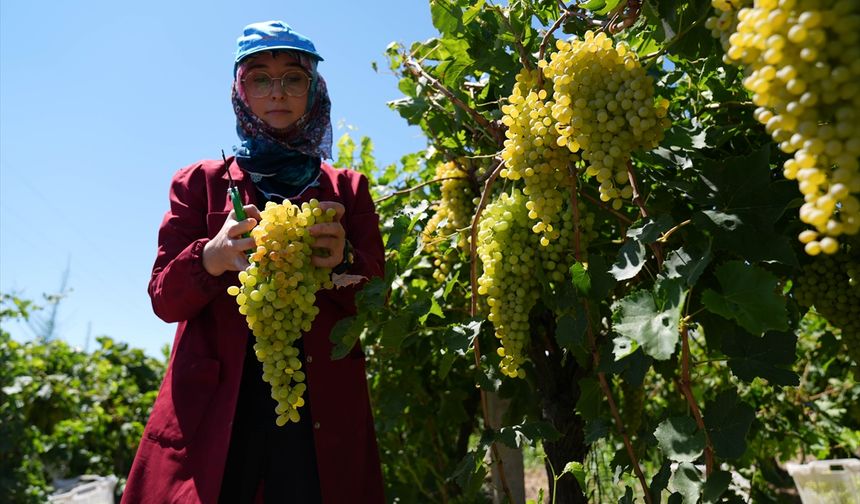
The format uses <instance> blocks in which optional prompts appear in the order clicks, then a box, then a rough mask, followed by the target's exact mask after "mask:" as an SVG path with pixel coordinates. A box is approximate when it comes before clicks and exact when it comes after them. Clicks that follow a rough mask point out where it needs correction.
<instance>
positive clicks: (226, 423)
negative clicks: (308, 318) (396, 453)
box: [122, 159, 384, 504]
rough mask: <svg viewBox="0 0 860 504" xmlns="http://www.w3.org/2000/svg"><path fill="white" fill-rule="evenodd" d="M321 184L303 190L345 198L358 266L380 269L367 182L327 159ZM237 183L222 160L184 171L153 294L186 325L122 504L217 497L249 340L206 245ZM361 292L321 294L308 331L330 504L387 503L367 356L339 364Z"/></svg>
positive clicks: (166, 314)
mask: <svg viewBox="0 0 860 504" xmlns="http://www.w3.org/2000/svg"><path fill="white" fill-rule="evenodd" d="M230 173H231V175H232V176H233V179H234V180H235V181H236V183H237V185H238V187H239V190H240V193H241V195H242V199H243V201H246V202H249V203H254V202H256V200H257V198H256V191H255V190H254V186H253V184H252V182H251V181H250V179H249V178H248V177H246V176H245V175H244V173H243V172H242V171H241V170H240V169H239V167H238V166H237V165H236V163H235V162H234V161H233V160H232V159H231V160H230ZM319 181H320V186H319V187H315V188H310V189H308V190H307V191H305V193H304V195H303V196H302V198H303V200H308V199H311V198H316V199H318V200H320V201H325V200H328V201H338V202H340V203H342V204H343V206H344V207H345V208H346V212H345V214H344V217H343V219H342V220H341V222H342V224H343V226H344V228H345V229H346V233H347V239H348V240H349V241H350V243H351V244H352V246H353V248H354V256H355V263H354V266H353V268H352V269H351V271H350V272H351V273H354V274H360V275H364V276H367V277H371V276H375V275H381V274H382V271H383V265H384V250H383V246H382V239H381V237H380V233H379V217H378V216H377V214H376V212H375V210H374V206H373V201H372V200H371V197H370V193H369V191H368V186H367V185H368V184H367V179H366V178H365V177H364V176H363V175H361V174H359V173H357V172H354V171H352V170H336V169H334V168H332V167H331V166H329V165H327V164H325V163H323V166H322V173H321V176H320V179H319ZM227 187H228V181H227V173H226V171H225V170H224V164H223V162H222V161H201V162H199V163H195V164H193V165H191V166H188V167H186V168H183V169H182V170H179V171H178V172H177V173H176V175H175V176H174V177H173V183H172V186H171V190H170V210H169V211H168V212H167V214H166V215H165V217H164V221H163V222H162V224H161V229H160V231H159V234H158V256H157V258H156V260H155V265H154V266H153V270H152V278H151V280H150V283H149V294H150V297H151V298H152V306H153V309H154V310H155V313H156V315H158V316H159V317H160V318H161V319H163V320H164V321H165V322H178V323H179V325H178V327H177V329H176V337H175V339H174V342H173V352H172V353H171V356H170V362H169V364H168V366H167V373H166V374H165V376H164V381H163V382H162V384H161V390H160V391H159V393H158V398H157V399H156V400H155V405H154V406H153V408H152V413H151V415H150V418H149V422H147V424H146V428H145V430H144V432H143V438H142V439H141V442H140V447H139V448H138V450H137V455H136V456H135V459H134V464H133V465H132V468H131V472H130V473H129V477H128V485H127V486H126V489H125V493H124V494H123V498H122V502H123V503H138V502H142V503H158V504H162V503H169V502H177V503H197V502H199V503H216V502H217V501H218V495H219V492H220V488H221V478H222V475H223V472H224V466H225V461H226V459H227V449H228V447H229V445H230V434H231V429H232V425H233V415H234V413H235V408H236V400H237V398H238V395H239V383H240V378H241V376H242V365H243V362H244V358H245V349H246V343H247V339H246V338H248V337H249V336H248V326H247V324H246V323H245V320H244V317H243V316H242V315H241V314H239V311H238V307H237V305H236V301H235V298H233V297H232V296H230V295H228V294H227V287H228V286H230V285H238V280H237V278H236V273H235V272H231V273H225V274H223V275H221V276H219V277H214V276H211V275H210V274H209V273H207V272H206V270H205V269H204V268H203V263H202V252H203V246H204V245H205V244H206V243H207V241H209V239H211V238H212V237H214V236H215V234H216V233H218V231H219V230H220V229H221V226H222V224H223V223H224V221H225V219H226V218H227V214H228V213H229V211H230V210H231V208H232V206H231V204H230V202H229V200H228V197H227ZM355 292H356V287H347V288H341V289H338V290H336V291H330V290H325V291H323V290H321V291H320V292H319V293H317V301H316V305H317V306H318V307H319V309H320V312H319V315H317V317H316V320H314V323H313V327H312V328H311V330H310V332H308V333H306V334H305V335H304V336H303V338H304V349H305V353H306V362H305V365H304V369H305V371H306V375H307V382H308V392H307V393H308V394H309V399H310V400H309V406H310V408H311V417H312V418H313V422H314V430H313V432H314V440H315V444H316V452H317V467H318V471H319V477H320V484H321V487H322V488H321V489H322V497H323V501H324V502H326V503H337V504H340V503H344V502H351V503H364V502H367V503H381V502H383V493H382V473H381V468H380V463H379V452H378V448H377V445H376V434H375V432H374V428H373V418H372V416H371V411H370V401H369V398H368V390H367V379H366V375H365V367H364V354H363V353H362V352H361V349H360V348H359V347H358V346H356V348H355V349H353V351H352V353H351V354H350V355H348V356H347V357H345V358H344V359H341V360H337V361H332V360H331V350H332V343H331V342H330V341H329V335H330V333H331V330H332V327H333V326H334V324H335V322H337V321H338V320H340V319H342V318H344V317H346V316H348V315H351V314H353V313H354V312H355V304H354V296H355ZM260 379H262V377H260ZM284 456H285V457H286V456H290V454H289V453H285V454H284Z"/></svg>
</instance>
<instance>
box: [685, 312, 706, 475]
mask: <svg viewBox="0 0 860 504" xmlns="http://www.w3.org/2000/svg"><path fill="white" fill-rule="evenodd" d="M691 383H692V382H691V380H690V334H689V328H688V327H687V324H686V323H682V325H681V383H680V388H681V391H682V392H683V393H684V398H685V399H686V400H687V404H688V405H689V406H690V411H692V413H693V418H695V419H696V425H697V426H698V427H699V429H700V430H701V431H702V433H703V434H704V435H705V475H706V476H707V477H708V478H710V477H711V473H713V472H714V445H713V444H712V443H711V437H710V436H709V435H708V431H707V429H705V421H704V419H703V418H702V412H701V410H699V405H698V404H697V403H696V398H695V397H694V396H693V389H692V386H691Z"/></svg>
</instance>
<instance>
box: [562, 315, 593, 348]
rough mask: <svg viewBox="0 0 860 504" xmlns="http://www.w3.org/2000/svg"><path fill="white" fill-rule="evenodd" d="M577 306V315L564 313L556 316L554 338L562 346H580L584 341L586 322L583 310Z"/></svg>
mask: <svg viewBox="0 0 860 504" xmlns="http://www.w3.org/2000/svg"><path fill="white" fill-rule="evenodd" d="M578 308H579V309H578V310H577V312H578V313H577V316H573V315H571V314H564V315H562V316H560V317H559V318H558V321H557V323H556V327H555V340H556V341H557V342H558V344H559V346H561V347H562V348H567V349H572V348H574V347H577V346H582V345H583V343H584V342H585V331H586V329H587V328H588V322H587V319H586V317H585V310H583V309H582V308H581V307H578Z"/></svg>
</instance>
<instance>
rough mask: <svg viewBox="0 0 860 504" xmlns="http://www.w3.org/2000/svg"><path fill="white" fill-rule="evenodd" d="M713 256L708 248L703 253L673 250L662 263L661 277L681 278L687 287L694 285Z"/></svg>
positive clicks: (683, 249)
mask: <svg viewBox="0 0 860 504" xmlns="http://www.w3.org/2000/svg"><path fill="white" fill-rule="evenodd" d="M712 258H713V254H711V249H710V247H708V249H706V250H705V251H704V252H700V251H697V250H694V249H690V250H687V248H686V247H681V248H679V249H678V250H673V251H672V252H670V253H669V255H668V256H667V257H666V260H665V261H664V262H663V275H664V276H665V277H666V278H683V279H684V281H685V282H686V283H687V285H689V286H691V287H692V286H693V285H695V284H696V281H698V280H699V277H700V276H701V275H702V273H703V272H704V271H705V268H707V267H708V264H710V262H711V259H712Z"/></svg>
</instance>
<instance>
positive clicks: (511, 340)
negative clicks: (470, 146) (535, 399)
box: [477, 189, 573, 378]
mask: <svg viewBox="0 0 860 504" xmlns="http://www.w3.org/2000/svg"><path fill="white" fill-rule="evenodd" d="M526 201H527V198H526V196H525V195H524V194H523V193H522V192H521V191H519V190H516V189H515V190H513V191H511V193H510V194H508V193H502V195H501V196H500V197H499V198H498V199H497V200H495V201H494V202H492V203H491V204H489V205H487V207H486V209H484V212H483V214H482V215H481V221H480V223H479V228H478V243H477V252H478V257H479V258H480V260H481V265H482V267H483V273H482V274H481V276H480V278H478V294H480V295H482V296H486V297H487V304H488V306H489V310H490V313H489V315H488V317H487V318H488V320H490V321H491V322H492V323H493V326H494V327H495V334H496V337H497V338H499V339H500V340H501V347H499V349H498V354H499V356H500V357H501V358H502V361H501V363H500V368H501V370H502V373H504V374H505V375H506V376H509V377H512V378H514V377H519V378H524V377H525V370H524V369H522V364H523V363H524V362H525V361H526V359H527V357H526V353H527V346H528V341H529V312H530V311H531V309H532V308H533V307H534V305H535V303H536V302H537V300H538V298H539V297H540V288H541V283H542V282H543V281H544V280H543V279H545V280H546V281H551V282H562V281H564V280H565V270H566V265H567V264H568V262H569V258H570V257H569V256H570V249H571V246H570V240H571V239H572V236H573V222H572V219H571V217H570V212H569V211H567V212H562V213H561V216H562V217H561V221H560V222H559V236H558V238H557V239H556V240H554V241H553V242H552V243H550V244H548V245H545V246H540V245H539V241H540V237H538V235H536V234H535V233H533V232H532V231H531V227H532V226H531V225H530V220H529V215H528V209H527V208H526Z"/></svg>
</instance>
